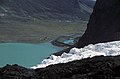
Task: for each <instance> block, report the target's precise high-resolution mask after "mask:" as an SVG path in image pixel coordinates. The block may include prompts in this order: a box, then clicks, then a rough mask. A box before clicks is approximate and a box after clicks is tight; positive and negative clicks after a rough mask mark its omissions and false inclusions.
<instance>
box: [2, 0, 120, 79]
mask: <svg viewBox="0 0 120 79" xmlns="http://www.w3.org/2000/svg"><path fill="white" fill-rule="evenodd" d="M119 9H120V1H119V0H97V3H96V5H95V8H94V12H93V14H92V15H91V18H90V21H89V24H88V28H87V30H86V32H85V34H84V35H83V37H82V38H81V39H80V40H79V44H78V45H79V46H78V47H83V46H85V45H87V44H90V43H93V44H94V43H97V42H106V41H113V40H119V30H120V29H119V25H120V24H119V23H120V22H119V20H120V17H119V13H120V10H119ZM85 38H86V39H85ZM119 72H120V56H115V57H104V56H99V57H94V58H87V59H84V60H78V61H73V62H69V63H66V64H57V65H51V66H48V67H46V68H43V69H36V70H31V69H26V68H23V67H21V66H17V65H14V66H6V67H3V68H1V69H0V79H120V73H119Z"/></svg>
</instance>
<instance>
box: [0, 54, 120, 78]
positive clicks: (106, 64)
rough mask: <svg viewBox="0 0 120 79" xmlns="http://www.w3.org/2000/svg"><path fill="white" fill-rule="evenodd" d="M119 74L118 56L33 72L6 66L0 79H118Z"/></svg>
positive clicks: (119, 59)
mask: <svg viewBox="0 0 120 79" xmlns="http://www.w3.org/2000/svg"><path fill="white" fill-rule="evenodd" d="M119 72H120V56H116V57H103V56H99V57H94V58H88V59H84V60H79V61H73V62H69V63H66V64H57V65H51V66H48V67H46V68H43V69H35V70H33V69H27V68H24V67H21V66H18V65H7V66H5V67H3V68H1V69H0V79H120V73H119Z"/></svg>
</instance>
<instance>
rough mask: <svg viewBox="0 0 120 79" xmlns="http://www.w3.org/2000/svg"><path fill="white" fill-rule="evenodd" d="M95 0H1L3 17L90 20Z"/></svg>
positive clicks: (0, 14)
mask: <svg viewBox="0 0 120 79" xmlns="http://www.w3.org/2000/svg"><path fill="white" fill-rule="evenodd" d="M94 4H95V1H93V0H45V1H43V0H0V17H1V18H37V19H47V20H49V19H59V20H76V19H82V20H88V18H89V16H90V14H91V12H92V8H93V6H94Z"/></svg>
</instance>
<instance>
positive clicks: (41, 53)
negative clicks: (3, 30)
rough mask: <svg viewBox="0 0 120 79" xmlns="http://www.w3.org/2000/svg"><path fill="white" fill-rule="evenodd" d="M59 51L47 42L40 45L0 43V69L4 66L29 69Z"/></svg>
mask: <svg viewBox="0 0 120 79" xmlns="http://www.w3.org/2000/svg"><path fill="white" fill-rule="evenodd" d="M59 50H60V49H59V48H58V47H55V46H53V45H52V44H51V43H49V42H48V43H41V44H28V43H0V67H3V66H5V65H6V64H19V65H21V66H24V67H31V66H34V65H37V64H39V63H40V62H41V61H42V60H43V59H44V58H47V57H48V56H49V55H50V54H52V53H54V52H57V51H59Z"/></svg>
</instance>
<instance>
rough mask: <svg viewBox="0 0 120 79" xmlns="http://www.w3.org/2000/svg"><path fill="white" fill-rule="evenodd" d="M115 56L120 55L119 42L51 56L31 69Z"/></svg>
mask: <svg viewBox="0 0 120 79" xmlns="http://www.w3.org/2000/svg"><path fill="white" fill-rule="evenodd" d="M100 55H103V56H117V55H120V41H114V42H107V43H98V44H95V45H93V44H90V45H88V46H85V47H84V48H80V49H78V48H72V49H71V50H70V52H69V53H63V54H62V55H61V56H55V55H51V56H50V57H49V58H48V59H44V60H43V61H42V62H41V64H38V65H37V66H33V67H31V68H33V69H36V68H44V67H46V66H49V65H52V64H58V63H67V62H71V61H74V60H81V59H85V58H92V57H94V56H100Z"/></svg>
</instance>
